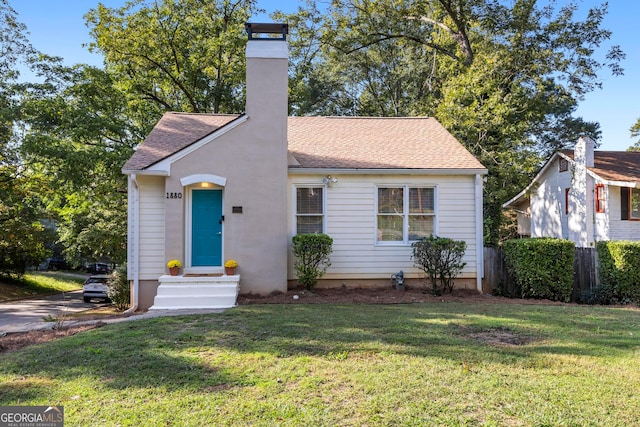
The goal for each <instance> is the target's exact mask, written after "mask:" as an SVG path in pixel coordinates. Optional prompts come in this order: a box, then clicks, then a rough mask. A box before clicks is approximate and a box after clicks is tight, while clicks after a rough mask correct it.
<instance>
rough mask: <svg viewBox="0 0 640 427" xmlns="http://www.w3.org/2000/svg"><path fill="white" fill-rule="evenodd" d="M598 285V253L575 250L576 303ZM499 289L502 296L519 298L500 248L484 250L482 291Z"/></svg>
mask: <svg viewBox="0 0 640 427" xmlns="http://www.w3.org/2000/svg"><path fill="white" fill-rule="evenodd" d="M597 285H598V253H597V251H596V250H595V249H594V248H576V252H575V257H574V259H573V291H572V292H571V300H572V301H576V300H577V299H578V298H579V297H580V295H582V294H583V292H584V291H586V290H588V289H592V288H594V287H596V286H597ZM496 288H500V289H501V291H502V293H503V294H504V295H510V296H519V295H516V294H517V291H518V290H517V288H516V285H515V283H514V281H513V278H512V277H511V275H510V274H509V272H508V271H507V266H506V264H505V262H504V251H503V250H502V248H484V277H483V279H482V291H483V292H486V293H493V290H494V289H496Z"/></svg>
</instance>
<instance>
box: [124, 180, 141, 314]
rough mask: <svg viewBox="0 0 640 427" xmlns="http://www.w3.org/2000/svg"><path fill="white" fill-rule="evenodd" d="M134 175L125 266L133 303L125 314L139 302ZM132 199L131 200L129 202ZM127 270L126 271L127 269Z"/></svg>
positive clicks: (137, 193)
mask: <svg viewBox="0 0 640 427" xmlns="http://www.w3.org/2000/svg"><path fill="white" fill-rule="evenodd" d="M136 178H137V177H136V174H135V173H132V174H130V175H129V193H128V194H129V196H131V195H133V197H130V198H129V202H130V203H129V208H128V209H129V212H128V214H129V225H128V229H129V233H128V235H129V242H128V249H127V258H128V259H127V266H130V267H131V268H132V270H131V274H127V275H128V276H129V277H128V278H129V280H131V281H133V301H132V304H131V307H129V308H128V309H127V310H126V311H125V314H133V313H135V311H136V310H137V309H138V305H139V301H140V295H139V294H140V257H139V253H138V252H139V246H140V242H139V240H140V231H139V229H140V227H139V226H140V215H139V209H140V189H139V187H138V181H137V180H136ZM131 199H133V200H131ZM127 270H128V269H127Z"/></svg>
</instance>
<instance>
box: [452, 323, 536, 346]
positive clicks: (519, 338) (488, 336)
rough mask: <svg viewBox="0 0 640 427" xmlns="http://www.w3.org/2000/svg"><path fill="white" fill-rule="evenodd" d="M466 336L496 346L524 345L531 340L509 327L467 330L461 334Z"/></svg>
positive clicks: (531, 339)
mask: <svg viewBox="0 0 640 427" xmlns="http://www.w3.org/2000/svg"><path fill="white" fill-rule="evenodd" d="M462 335H463V336H466V337H467V338H471V339H472V340H474V341H478V342H481V343H484V344H488V345H492V346H496V347H504V346H506V347H511V346H519V345H525V344H528V343H530V342H532V341H533V338H531V337H528V336H525V335H522V334H518V333H517V332H515V331H512V330H510V329H509V328H504V327H497V328H487V329H482V330H478V331H467V332H466V333H463V334H462Z"/></svg>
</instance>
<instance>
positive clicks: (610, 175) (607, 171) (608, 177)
mask: <svg viewBox="0 0 640 427" xmlns="http://www.w3.org/2000/svg"><path fill="white" fill-rule="evenodd" d="M562 154H564V155H565V156H567V157H568V158H569V159H570V160H571V161H573V151H571V150H562ZM587 169H588V170H590V171H591V172H593V174H595V175H597V176H598V177H600V178H601V179H602V180H603V181H617V182H640V151H594V152H593V167H590V168H587Z"/></svg>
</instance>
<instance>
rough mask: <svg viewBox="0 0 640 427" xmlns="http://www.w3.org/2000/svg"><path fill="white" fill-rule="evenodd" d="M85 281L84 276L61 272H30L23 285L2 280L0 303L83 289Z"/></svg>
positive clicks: (0, 280)
mask: <svg viewBox="0 0 640 427" xmlns="http://www.w3.org/2000/svg"><path fill="white" fill-rule="evenodd" d="M84 279H85V277H83V275H82V274H78V273H65V272H61V271H55V272H54V271H34V272H30V273H28V274H26V275H25V276H24V279H23V280H22V282H21V283H15V282H13V283H2V279H0V302H3V301H11V300H17V299H23V298H29V297H33V296H37V295H47V294H55V293H58V292H68V291H73V290H76V289H82V282H83V281H84Z"/></svg>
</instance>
